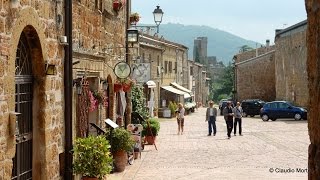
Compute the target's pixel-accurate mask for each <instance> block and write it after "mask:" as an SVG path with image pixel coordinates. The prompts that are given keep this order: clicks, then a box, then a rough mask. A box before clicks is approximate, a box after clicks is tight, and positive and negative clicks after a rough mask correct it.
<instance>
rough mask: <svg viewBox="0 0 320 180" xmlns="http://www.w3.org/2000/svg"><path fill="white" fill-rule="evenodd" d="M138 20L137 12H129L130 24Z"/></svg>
mask: <svg viewBox="0 0 320 180" xmlns="http://www.w3.org/2000/svg"><path fill="white" fill-rule="evenodd" d="M139 20H140V15H139V14H138V13H136V12H135V13H132V14H130V23H131V24H137V22H139Z"/></svg>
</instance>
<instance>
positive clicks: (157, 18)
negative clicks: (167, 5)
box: [135, 6, 164, 33]
mask: <svg viewBox="0 0 320 180" xmlns="http://www.w3.org/2000/svg"><path fill="white" fill-rule="evenodd" d="M152 13H153V19H154V22H155V23H156V25H155V26H135V27H136V28H149V29H150V28H157V33H159V25H160V24H161V22H162V17H163V14H164V13H163V11H162V9H160V6H157V7H156V9H154V11H153V12H152Z"/></svg>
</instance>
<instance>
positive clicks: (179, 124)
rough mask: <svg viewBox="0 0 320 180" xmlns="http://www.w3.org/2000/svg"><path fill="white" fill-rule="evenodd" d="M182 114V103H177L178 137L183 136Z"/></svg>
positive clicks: (183, 110)
mask: <svg viewBox="0 0 320 180" xmlns="http://www.w3.org/2000/svg"><path fill="white" fill-rule="evenodd" d="M184 112H185V109H184V107H183V105H182V103H179V104H178V109H177V110H176V116H177V123H178V135H179V134H181V135H182V134H183V126H184Z"/></svg>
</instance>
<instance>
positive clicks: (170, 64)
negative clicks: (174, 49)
mask: <svg viewBox="0 0 320 180" xmlns="http://www.w3.org/2000/svg"><path fill="white" fill-rule="evenodd" d="M169 73H172V62H171V61H169Z"/></svg>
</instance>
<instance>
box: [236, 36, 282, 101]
mask: <svg viewBox="0 0 320 180" xmlns="http://www.w3.org/2000/svg"><path fill="white" fill-rule="evenodd" d="M267 42H268V41H267ZM274 48H275V47H274V46H269V44H268V43H267V44H266V46H265V47H261V48H257V49H255V50H251V51H246V52H243V53H240V54H237V55H235V56H234V58H233V60H234V64H235V77H234V78H235V85H234V86H235V99H236V100H237V101H242V100H244V99H261V100H264V101H272V100H274V99H275V97H276V90H275V50H274Z"/></svg>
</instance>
